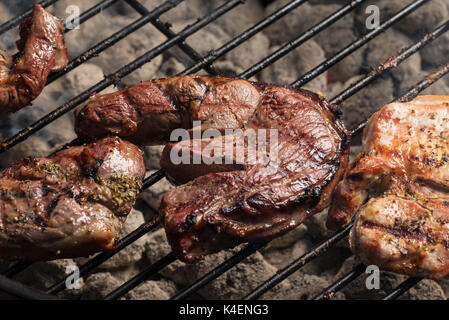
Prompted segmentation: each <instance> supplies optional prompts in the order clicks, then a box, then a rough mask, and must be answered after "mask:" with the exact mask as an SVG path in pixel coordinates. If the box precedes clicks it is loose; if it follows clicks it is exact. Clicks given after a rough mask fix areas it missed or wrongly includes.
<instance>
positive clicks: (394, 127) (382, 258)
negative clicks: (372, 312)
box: [328, 96, 449, 279]
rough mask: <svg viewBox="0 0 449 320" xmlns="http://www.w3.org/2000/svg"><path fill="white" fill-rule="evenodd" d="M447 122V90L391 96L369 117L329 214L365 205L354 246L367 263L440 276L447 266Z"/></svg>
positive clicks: (338, 219)
mask: <svg viewBox="0 0 449 320" xmlns="http://www.w3.org/2000/svg"><path fill="white" fill-rule="evenodd" d="M448 123H449V96H421V97H418V98H416V99H415V100H413V101H411V102H408V103H392V104H389V105H386V106H384V107H383V108H382V109H381V110H380V111H378V112H377V113H375V114H374V115H373V116H372V117H371V119H370V120H369V123H368V125H367V127H366V128H365V131H364V136H363V152H362V153H361V154H360V155H359V156H358V157H357V158H356V160H355V161H354V162H353V163H352V164H351V165H350V167H349V169H348V171H347V173H346V175H345V178H344V180H342V181H341V182H340V183H339V184H338V186H337V188H336V192H335V195H334V200H333V204H332V207H331V210H330V212H329V218H328V226H329V227H340V226H343V225H345V224H347V223H349V222H350V221H351V219H352V217H353V216H354V215H355V214H356V212H357V211H359V212H358V213H357V215H356V219H355V224H354V227H353V228H352V230H351V234H350V246H351V249H352V250H353V252H354V253H355V254H356V255H358V256H359V257H360V258H361V260H362V261H363V262H364V263H365V264H375V265H377V266H379V267H381V268H384V269H386V270H390V271H395V272H399V273H404V274H408V275H415V276H424V277H429V278H435V279H438V278H441V277H443V276H445V275H447V274H448V273H449V184H448V181H449V128H448ZM368 198H370V199H369V200H368V202H367V203H366V204H364V202H365V201H366V199H368Z"/></svg>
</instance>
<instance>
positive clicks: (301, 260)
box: [243, 224, 352, 300]
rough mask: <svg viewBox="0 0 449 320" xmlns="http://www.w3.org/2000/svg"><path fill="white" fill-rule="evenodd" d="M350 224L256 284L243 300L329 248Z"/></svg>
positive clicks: (274, 283)
mask: <svg viewBox="0 0 449 320" xmlns="http://www.w3.org/2000/svg"><path fill="white" fill-rule="evenodd" d="M351 227H352V224H350V225H348V226H346V227H345V228H344V229H343V230H341V231H340V232H337V233H335V234H334V235H333V236H332V237H330V238H329V239H327V240H325V241H323V242H321V243H320V244H319V245H318V246H316V247H314V248H313V249H312V250H311V251H309V252H307V253H305V254H304V255H302V256H301V258H299V259H298V260H296V261H294V262H293V263H291V264H290V265H288V266H287V267H285V268H283V269H282V270H280V271H278V272H277V273H276V274H275V275H274V276H273V277H271V278H270V279H268V280H267V281H265V282H264V283H262V284H261V285H260V286H258V287H257V288H256V289H255V290H254V291H253V292H251V293H250V294H248V295H247V296H246V297H245V298H243V300H254V299H257V298H259V297H260V296H261V295H263V294H264V293H265V292H267V291H268V290H270V289H271V288H273V287H274V286H275V285H277V284H278V283H280V282H281V281H283V280H284V279H286V278H287V277H288V276H289V275H291V274H292V273H293V272H295V271H297V270H299V269H300V268H302V267H303V266H304V265H306V264H307V263H309V262H310V261H312V260H313V259H315V258H316V257H317V256H319V255H320V254H322V253H324V252H326V251H327V249H329V247H330V246H331V245H333V244H335V243H337V242H338V241H340V240H341V239H343V238H344V237H346V236H347V235H348V233H349V231H350V230H351Z"/></svg>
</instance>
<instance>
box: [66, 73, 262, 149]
mask: <svg viewBox="0 0 449 320" xmlns="http://www.w3.org/2000/svg"><path fill="white" fill-rule="evenodd" d="M260 99H261V96H260V92H259V90H258V88H257V87H256V86H254V85H253V84H251V83H250V82H248V81H245V80H241V79H230V78H222V77H206V76H197V75H190V76H180V77H174V78H167V79H158V80H153V81H149V82H143V83H141V84H139V85H136V86H133V87H130V88H127V89H124V90H121V91H118V92H115V93H110V94H105V95H94V96H92V97H91V98H90V101H89V102H88V103H87V104H86V105H84V106H82V107H81V108H80V109H78V110H77V111H76V112H75V131H76V133H77V134H78V137H79V138H81V139H83V140H85V141H91V140H95V139H98V138H102V137H104V136H106V135H108V134H113V135H117V136H119V137H122V138H125V139H127V140H129V141H131V142H134V143H137V144H141V145H149V144H160V143H165V142H166V141H168V140H169V138H170V133H171V132H172V130H173V129H176V128H190V127H191V126H192V121H193V120H198V121H202V129H207V128H217V129H225V128H239V127H241V126H242V125H243V123H244V122H245V121H246V120H247V119H248V118H249V117H250V116H251V115H252V114H253V113H254V110H255V109H256V108H257V106H258V105H259V103H260Z"/></svg>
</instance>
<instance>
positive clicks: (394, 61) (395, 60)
mask: <svg viewBox="0 0 449 320" xmlns="http://www.w3.org/2000/svg"><path fill="white" fill-rule="evenodd" d="M448 30H449V21H446V22H445V23H443V24H442V25H441V26H439V27H438V28H436V29H435V30H434V31H433V32H431V33H429V34H426V35H425V36H424V37H423V38H422V39H421V40H420V41H418V42H417V43H415V44H413V45H411V46H409V47H408V48H406V49H404V50H403V51H402V52H401V53H400V54H399V55H397V56H396V57H391V58H390V59H388V60H386V61H385V62H383V63H381V64H379V65H378V66H377V68H375V69H373V70H372V71H371V72H370V73H369V74H368V76H366V77H365V78H363V79H361V80H360V81H358V82H357V83H356V84H354V85H352V86H351V87H350V88H348V89H347V90H345V91H343V92H341V93H340V94H339V95H337V96H336V97H335V98H333V99H332V100H331V103H335V104H340V103H341V102H342V101H343V100H345V99H347V98H348V97H350V96H352V95H353V94H354V93H356V92H357V91H358V90H360V89H362V88H364V87H365V86H367V85H368V84H369V83H371V82H372V81H373V80H375V79H376V78H378V77H379V76H380V74H382V73H383V72H384V71H385V70H391V69H392V68H395V67H397V66H398V65H399V64H401V63H402V62H403V61H404V60H406V59H407V58H408V57H410V56H411V55H412V54H414V53H416V52H417V51H419V50H420V49H421V48H422V47H424V46H426V45H427V44H429V43H430V42H432V41H433V40H435V39H436V38H438V37H439V36H441V35H442V34H444V33H445V32H447V31H448ZM420 91H422V88H421V87H416V88H414V89H413V93H416V94H417V93H419V92H420ZM413 93H410V94H413ZM409 98H410V96H406V97H401V98H400V100H399V101H403V99H409ZM367 121H368V119H367V120H365V121H363V122H361V123H360V124H358V125H357V126H356V127H355V128H354V129H353V130H352V134H353V135H358V134H360V133H361V132H362V130H363V128H364V127H365V125H366V123H367Z"/></svg>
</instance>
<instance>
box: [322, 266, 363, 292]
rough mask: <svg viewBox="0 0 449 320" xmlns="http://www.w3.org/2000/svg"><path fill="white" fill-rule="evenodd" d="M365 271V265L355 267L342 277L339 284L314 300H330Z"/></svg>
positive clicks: (335, 284)
mask: <svg viewBox="0 0 449 320" xmlns="http://www.w3.org/2000/svg"><path fill="white" fill-rule="evenodd" d="M364 271H365V266H364V265H363V264H361V263H360V264H358V265H357V266H355V267H354V269H352V270H351V271H350V272H349V273H348V274H346V275H344V276H343V277H341V278H340V279H339V280H338V281H337V282H335V283H334V284H332V285H331V286H329V287H328V288H327V289H326V290H324V292H323V293H320V294H319V295H318V296H317V297H315V298H314V299H313V300H328V299H330V298H332V296H333V295H334V294H335V293H336V292H338V291H339V290H341V289H343V288H344V287H346V285H347V284H349V283H350V282H352V281H353V280H355V279H357V278H358V276H360V275H361V274H362V273H363V272H364Z"/></svg>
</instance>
